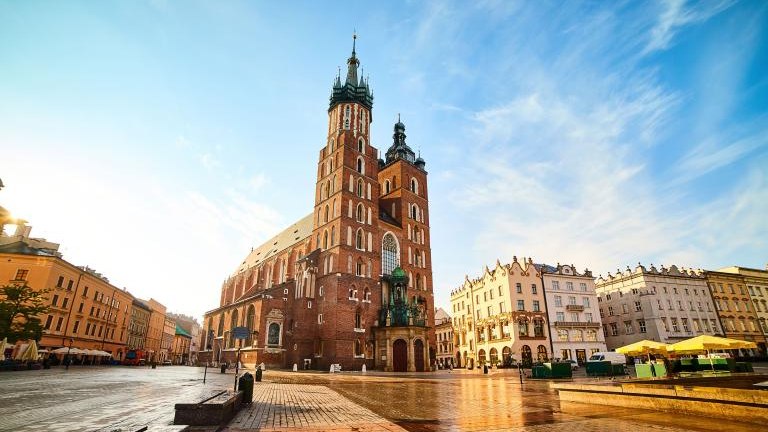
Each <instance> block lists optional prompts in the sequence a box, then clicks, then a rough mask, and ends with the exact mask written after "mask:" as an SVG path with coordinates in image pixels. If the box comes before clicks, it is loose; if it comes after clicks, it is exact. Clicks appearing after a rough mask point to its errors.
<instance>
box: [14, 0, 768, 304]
mask: <svg viewBox="0 0 768 432" xmlns="http://www.w3.org/2000/svg"><path fill="white" fill-rule="evenodd" d="M767 23H768V3H765V2H762V1H743V2H730V1H722V2H718V1H708V2H684V1H655V2H654V1H644V2H633V1H628V2H586V3H581V2H532V1H522V2H513V1H492V0H489V1H477V2H463V1H458V2H448V1H439V2H421V1H418V2H417V1H413V2H410V1H405V2H396V1H391V2H365V1H358V2H310V1H306V2H279V3H278V2H275V3H266V2H236V1H224V2H222V1H191V2H175V1H148V2H140V1H135V2H134V1H123V2H110V1H105V2H91V1H88V2H72V1H69V2H61V1H47V2H45V1H43V2H38V1H23V2H22V1H5V0H2V1H0V150H1V153H0V154H2V156H0V178H2V180H3V182H4V183H5V184H6V188H5V189H4V190H3V191H1V192H0V203H2V205H3V206H4V207H6V208H9V209H10V210H12V211H13V212H14V213H15V214H17V215H18V216H21V217H23V218H25V219H27V220H29V221H30V223H31V224H32V225H33V226H34V230H33V234H34V235H36V236H41V237H46V238H48V239H49V240H51V241H55V242H59V243H61V244H62V251H63V252H64V254H65V258H66V259H68V260H69V261H71V262H73V263H75V264H78V265H84V264H87V265H90V266H91V267H94V268H96V269H97V270H98V271H101V272H103V273H104V274H106V275H107V276H108V277H110V280H111V281H112V282H113V283H114V284H116V285H117V286H120V287H127V288H128V289H129V290H130V291H131V292H133V293H134V294H136V295H138V296H141V297H150V296H151V297H154V298H155V299H157V300H159V301H160V302H162V303H164V304H166V305H168V307H169V308H170V309H171V310H173V311H177V312H182V313H188V314H194V315H198V316H199V315H201V314H202V313H203V312H204V311H205V310H208V309H211V308H213V307H215V306H217V305H218V297H219V288H220V285H221V282H222V281H223V280H224V279H225V278H226V277H227V275H228V274H230V273H231V272H232V271H233V270H234V269H235V268H236V267H237V265H238V263H239V262H240V261H241V260H242V259H243V258H244V257H245V255H246V254H247V253H248V251H249V250H250V248H251V247H252V246H256V245H258V244H260V243H261V242H262V241H264V240H266V239H268V238H269V237H271V236H272V235H274V234H275V233H276V232H278V231H279V230H281V229H282V228H284V227H286V226H287V225H289V224H291V223H292V222H294V221H295V220H297V219H299V218H300V217H302V216H304V215H306V214H308V213H309V212H310V211H311V208H312V202H313V185H314V181H315V178H314V176H315V167H316V163H317V160H316V158H317V151H318V149H319V148H320V147H321V146H322V145H323V143H324V139H325V131H326V129H325V128H326V109H327V103H328V95H329V92H330V88H331V84H332V80H333V78H334V76H335V75H336V71H337V68H338V67H339V66H343V65H344V62H345V60H346V58H347V57H348V56H349V51H350V48H351V47H350V45H351V34H352V30H353V28H356V29H357V31H358V33H359V39H358V45H357V46H358V50H357V51H358V54H359V57H360V59H361V62H362V67H363V69H364V73H365V74H366V75H369V76H370V82H371V86H372V88H373V91H374V95H375V102H374V114H373V118H374V123H373V126H372V133H373V145H374V146H376V147H377V148H379V149H380V150H381V149H386V148H387V147H388V146H389V145H390V142H391V133H392V132H391V128H392V125H393V123H394V122H395V119H396V117H397V114H398V113H401V115H402V118H403V121H404V123H405V124H406V127H407V130H406V133H407V134H408V143H409V144H410V145H411V146H412V147H413V148H415V149H419V150H420V151H421V155H422V156H423V157H424V158H425V159H426V161H427V170H428V171H429V187H430V200H431V201H430V209H431V215H430V216H431V230H432V258H433V272H434V290H435V295H436V299H437V303H438V304H439V305H446V304H447V303H448V295H449V292H450V290H451V289H453V288H456V287H458V286H459V285H460V284H461V283H462V281H463V279H464V276H465V275H469V276H470V277H474V276H477V275H479V274H480V273H481V271H482V269H483V267H484V266H485V265H489V266H490V265H492V264H493V263H495V261H496V260H497V259H500V260H501V261H502V262H509V261H511V259H512V256H514V255H517V256H518V257H523V256H525V257H528V256H531V257H533V258H534V260H536V261H537V262H549V263H553V264H554V263H557V262H561V263H573V264H575V265H576V266H577V267H578V268H582V269H583V268H585V267H588V268H590V269H592V270H593V271H594V272H595V274H596V275H597V274H600V273H603V274H605V273H606V272H608V271H611V272H613V271H615V270H616V269H617V268H621V269H623V268H625V267H626V266H627V265H629V266H634V265H635V263H637V262H638V261H640V262H643V263H645V264H650V263H654V264H656V265H659V264H666V265H671V264H677V265H678V266H684V267H694V268H719V267H723V266H728V265H742V266H749V267H756V268H764V266H765V265H766V263H768V216H766V215H768V73H767V71H768V34H766V31H768V28H767V27H768V26H767V25H766V24H767Z"/></svg>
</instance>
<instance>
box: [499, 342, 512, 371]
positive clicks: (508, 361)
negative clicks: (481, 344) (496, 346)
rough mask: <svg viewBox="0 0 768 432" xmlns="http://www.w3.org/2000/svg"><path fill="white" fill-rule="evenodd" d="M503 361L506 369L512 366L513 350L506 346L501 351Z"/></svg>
mask: <svg viewBox="0 0 768 432" xmlns="http://www.w3.org/2000/svg"><path fill="white" fill-rule="evenodd" d="M501 359H502V360H501V361H502V363H503V364H504V367H509V366H512V349H511V348H510V347H508V346H505V347H504V349H502V350H501Z"/></svg>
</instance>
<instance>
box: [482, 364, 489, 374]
mask: <svg viewBox="0 0 768 432" xmlns="http://www.w3.org/2000/svg"><path fill="white" fill-rule="evenodd" d="M483 373H484V374H486V375H487V374H488V365H483Z"/></svg>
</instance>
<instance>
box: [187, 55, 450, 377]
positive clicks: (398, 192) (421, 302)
mask: <svg viewBox="0 0 768 432" xmlns="http://www.w3.org/2000/svg"><path fill="white" fill-rule="evenodd" d="M359 66H360V61H359V60H358V58H357V54H356V52H355V45H354V43H353V48H352V55H351V56H350V57H349V59H348V60H347V75H346V78H345V79H344V82H342V77H341V76H337V77H336V80H335V82H334V85H333V89H332V92H331V96H330V104H329V107H328V113H327V115H328V130H327V137H326V141H325V145H324V146H323V148H321V149H320V150H319V152H318V163H317V181H316V183H315V200H314V206H313V209H312V213H310V214H309V215H307V216H306V217H304V218H302V219H301V220H299V221H298V222H296V223H294V224H293V225H291V226H290V227H288V228H287V229H286V230H284V231H283V232H281V233H279V234H278V235H276V236H275V237H274V238H272V239H270V240H269V241H267V242H266V243H264V244H262V245H261V246H259V247H257V248H255V249H253V251H252V252H251V253H250V254H248V256H246V257H245V259H244V261H243V262H242V263H241V264H240V266H239V267H238V268H237V270H236V271H235V272H234V273H233V274H232V275H231V276H229V277H228V278H227V280H226V281H225V282H224V284H223V285H222V287H221V298H220V303H219V306H218V307H217V308H215V309H213V310H210V311H208V312H206V314H205V318H204V322H203V327H204V329H203V335H202V337H203V340H202V344H201V346H202V348H203V351H201V352H200V354H199V357H198V359H199V361H200V362H206V361H209V362H222V361H227V362H232V361H234V360H235V358H236V356H237V351H238V349H239V350H240V353H241V361H242V362H243V363H245V364H246V365H248V364H261V363H264V364H265V365H267V366H274V367H286V368H287V367H292V366H293V365H294V364H296V365H297V366H298V367H299V368H303V369H319V370H328V368H330V366H331V365H333V364H340V365H341V367H342V369H344V370H350V369H351V370H360V369H361V368H362V367H363V365H365V367H366V368H368V369H372V368H375V369H379V370H385V371H403V372H405V371H428V370H430V369H431V368H432V367H433V365H434V362H435V333H434V329H433V323H434V297H433V291H432V265H431V264H432V259H431V249H430V230H429V206H428V203H429V200H428V189H427V172H426V170H425V166H426V164H425V161H424V160H423V159H421V158H420V157H416V155H415V153H414V152H413V150H412V149H411V148H410V147H409V146H408V145H407V144H406V135H405V126H404V125H403V124H402V123H401V122H400V121H399V119H398V122H397V123H396V124H395V125H394V134H393V142H392V144H391V145H390V146H389V148H388V150H387V151H386V152H385V154H384V158H382V159H379V158H378V154H379V152H378V150H377V149H376V148H375V147H374V146H373V145H372V143H371V139H370V125H371V122H372V121H373V111H372V108H373V95H372V93H371V90H370V88H369V85H368V82H367V81H366V80H365V79H363V78H362V77H358V68H359ZM236 327H245V328H247V337H246V338H245V339H242V337H243V334H240V335H238V337H240V339H236V338H235V333H236V332H234V331H233V329H235V328H236ZM242 331H243V329H240V330H239V332H242Z"/></svg>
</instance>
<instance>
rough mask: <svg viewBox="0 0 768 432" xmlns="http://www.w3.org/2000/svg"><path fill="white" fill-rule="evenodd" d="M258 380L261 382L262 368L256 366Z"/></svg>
mask: <svg viewBox="0 0 768 432" xmlns="http://www.w3.org/2000/svg"><path fill="white" fill-rule="evenodd" d="M256 381H259V382H261V368H256Z"/></svg>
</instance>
